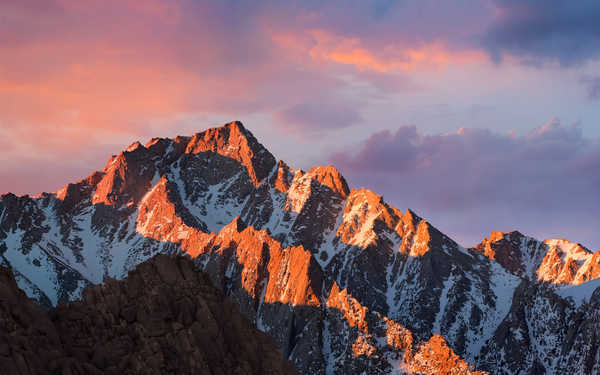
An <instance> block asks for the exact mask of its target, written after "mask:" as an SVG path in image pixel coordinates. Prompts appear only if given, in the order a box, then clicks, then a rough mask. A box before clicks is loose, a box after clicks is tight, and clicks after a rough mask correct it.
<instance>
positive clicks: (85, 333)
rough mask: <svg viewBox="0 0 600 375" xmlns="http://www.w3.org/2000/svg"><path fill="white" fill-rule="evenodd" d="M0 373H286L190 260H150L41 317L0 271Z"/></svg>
mask: <svg viewBox="0 0 600 375" xmlns="http://www.w3.org/2000/svg"><path fill="white" fill-rule="evenodd" d="M0 325H1V328H2V330H1V331H0V367H1V368H2V373H3V374H7V375H8V374H42V373H44V374H45V373H50V374H92V375H94V374H167V373H168V374H294V373H296V370H295V369H294V367H293V365H292V364H291V363H290V362H288V361H286V360H284V359H282V357H281V353H280V352H279V350H278V348H277V345H276V344H275V342H274V341H273V339H272V338H270V337H269V336H267V335H266V334H264V333H262V332H260V331H258V330H257V329H256V328H255V327H254V326H253V325H252V324H251V323H250V321H249V320H248V319H246V318H245V317H243V316H242V315H240V313H239V312H238V311H237V309H236V308H235V306H234V305H233V304H232V303H231V302H229V300H228V299H226V298H225V297H224V295H223V294H222V292H220V291H218V290H216V289H215V288H214V287H212V286H211V285H210V282H209V281H208V279H207V278H206V277H205V276H204V275H203V274H202V273H201V272H199V271H198V270H196V269H195V266H194V265H193V263H192V262H191V261H189V260H188V259H185V258H182V257H178V258H173V257H169V256H166V255H157V256H156V257H154V258H152V259H151V260H149V261H146V262H145V263H142V264H141V265H139V266H138V267H137V268H136V269H135V270H133V271H131V272H130V273H129V276H128V277H127V278H126V279H125V280H123V281H116V280H114V279H109V280H107V281H106V282H105V283H104V284H103V285H100V286H95V287H92V288H90V289H86V290H85V291H84V296H83V299H82V300H81V301H77V302H71V303H68V304H65V305H60V306H58V307H56V308H54V309H53V310H51V311H50V312H49V313H47V312H46V311H44V310H43V309H42V308H41V307H40V306H39V305H37V304H36V303H35V302H33V301H31V300H30V299H28V298H27V297H26V296H25V294H24V293H23V292H22V291H20V290H19V289H18V288H17V285H16V282H15V280H14V278H13V277H12V274H11V273H10V271H8V270H7V269H5V268H2V269H0Z"/></svg>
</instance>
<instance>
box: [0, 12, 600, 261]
mask: <svg viewBox="0 0 600 375" xmlns="http://www.w3.org/2000/svg"><path fill="white" fill-rule="evenodd" d="M598 19H600V2H598V1H595V0H580V1H576V2H568V1H555V0H547V1H532V0H520V1H517V0H487V1H486V0H480V1H466V0H446V1H441V0H440V1H432V0H419V1H417V0H415V1H390V0H374V1H361V0H346V1H339V0H332V1H313V0H308V1H294V0H291V1H285V2H281V1H268V0H257V1H236V0H221V1H216V0H215V1H201V0H145V1H138V0H119V1H117V0H77V1H75V0H3V1H1V2H0V192H4V191H11V192H14V193H17V194H37V193H39V192H42V191H55V190H57V189H59V188H60V187H62V186H63V185H65V184H66V183H68V182H73V181H76V180H78V179H80V178H83V177H85V176H87V175H89V174H90V173H91V172H92V171H94V170H97V169H101V168H102V167H103V166H104V164H105V163H106V161H107V160H108V158H109V156H110V155H111V154H116V153H118V152H119V151H120V150H122V149H124V148H125V147H126V146H127V145H128V144H130V143H132V142H134V141H136V140H140V141H142V142H145V141H146V140H148V139H150V138H152V137H155V136H160V137H174V136H176V135H191V134H194V133H196V132H199V131H202V130H204V129H206V128H209V127H212V126H219V125H222V124H224V123H226V122H230V121H232V120H240V121H242V122H243V123H244V125H245V126H246V127H247V128H248V129H249V130H250V131H252V132H253V133H254V135H255V136H256V137H257V138H258V139H259V140H260V141H261V142H262V143H263V144H264V145H265V146H266V147H267V148H268V149H269V150H270V151H271V152H272V153H273V154H274V155H275V156H276V157H277V158H279V159H282V160H285V161H286V162H287V163H288V164H289V165H291V166H292V167H295V168H303V169H308V168H310V167H311V166H314V165H327V164H333V165H334V166H336V167H337V168H338V169H339V170H340V171H341V172H342V174H343V175H344V176H345V177H346V179H347V180H348V183H349V185H350V186H351V187H354V188H360V187H361V186H364V187H366V188H369V189H371V190H374V191H376V192H378V193H380V194H382V195H383V196H384V199H385V200H386V201H387V202H389V203H391V204H393V205H395V206H396V207H398V208H399V209H401V210H404V209H405V208H411V209H413V210H414V211H416V212H417V213H419V214H420V215H421V216H423V217H424V218H426V219H427V220H428V221H430V222H431V223H432V224H433V225H434V226H436V227H437V228H438V229H440V230H442V231H443V232H444V233H446V234H448V235H449V236H451V237H452V238H454V239H456V240H457V241H458V242H459V243H461V244H463V245H464V246H472V245H474V244H476V243H477V242H479V241H480V240H481V239H483V237H485V236H488V235H489V232H490V231H491V230H502V231H510V230H519V231H521V232H522V233H524V234H527V235H531V236H534V237H537V238H539V239H545V238H550V237H563V238H567V239H569V240H571V241H575V242H580V243H582V244H583V245H584V246H586V247H588V248H590V249H593V250H596V249H600V216H599V215H598V213H599V212H600V194H599V192H600V23H599V22H598Z"/></svg>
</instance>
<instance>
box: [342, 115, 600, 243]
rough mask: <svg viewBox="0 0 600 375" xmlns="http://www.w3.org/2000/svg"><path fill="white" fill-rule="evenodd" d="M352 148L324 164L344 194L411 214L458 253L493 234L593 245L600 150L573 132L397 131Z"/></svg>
mask: <svg viewBox="0 0 600 375" xmlns="http://www.w3.org/2000/svg"><path fill="white" fill-rule="evenodd" d="M357 150H358V151H357V152H353V151H352V152H351V151H343V152H339V153H335V154H333V155H331V157H330V162H331V163H333V164H334V165H336V166H338V167H339V168H340V170H341V171H342V173H343V174H344V175H345V176H346V177H347V179H348V181H349V183H350V184H351V185H352V186H354V187H360V186H365V187H368V188H370V189H372V190H375V191H377V192H380V193H383V194H384V195H385V197H386V199H387V200H388V201H389V202H392V203H393V204H395V205H397V206H398V207H400V208H405V207H410V208H413V209H415V210H417V212H419V213H420V214H422V215H423V216H425V217H426V218H428V219H430V220H432V222H433V224H434V225H437V226H438V227H439V228H440V229H441V230H443V231H446V232H447V233H448V234H450V235H452V236H454V237H455V238H456V239H457V240H459V241H461V242H463V243H464V244H465V245H473V244H474V243H475V242H477V241H478V240H480V239H481V238H482V237H483V236H485V235H486V234H487V233H489V231H491V230H493V229H500V230H513V229H519V230H521V231H523V232H525V233H528V234H531V235H535V236H539V237H541V238H547V237H556V236H561V237H569V238H570V239H571V240H573V241H579V242H582V243H584V244H585V245H588V246H596V247H598V246H599V245H600V234H599V233H598V231H597V228H598V227H600V217H599V216H598V213H597V208H598V207H600V194H598V186H599V185H598V184H599V183H600V178H599V176H600V143H599V142H598V141H595V140H590V139H586V138H585V137H583V135H582V132H581V129H580V127H579V126H578V125H571V126H567V125H562V124H561V123H560V122H558V121H557V120H553V121H550V122H549V123H547V124H545V125H542V126H539V127H537V128H535V129H533V130H531V131H530V132H529V133H527V134H524V135H516V134H514V133H507V134H498V133H495V132H492V131H489V130H482V129H463V128H461V129H459V131H458V132H456V133H453V134H438V135H424V134H421V133H419V131H418V130H417V128H416V127H414V126H405V127H401V128H399V129H398V130H397V131H395V132H390V131H383V132H377V133H374V134H372V135H371V136H370V137H369V138H368V139H366V140H365V141H363V142H362V143H361V144H360V146H359V147H358V148H357ZM594 208H596V209H594Z"/></svg>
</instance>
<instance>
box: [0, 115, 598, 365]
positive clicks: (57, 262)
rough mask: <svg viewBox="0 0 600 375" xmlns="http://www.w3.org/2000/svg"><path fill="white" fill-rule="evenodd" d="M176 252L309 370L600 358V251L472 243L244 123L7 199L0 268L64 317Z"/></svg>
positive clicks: (517, 240) (135, 150) (497, 236)
mask: <svg viewBox="0 0 600 375" xmlns="http://www.w3.org/2000/svg"><path fill="white" fill-rule="evenodd" d="M161 253H162V254H178V253H185V254H187V255H188V256H190V257H191V258H192V259H193V261H194V263H195V264H196V266H197V267H198V268H200V269H202V270H204V271H205V272H206V273H207V275H208V277H209V278H210V280H211V282H212V284H213V285H214V286H215V287H217V288H218V289H220V290H222V291H223V292H224V293H225V294H226V295H227V296H229V298H230V299H231V300H232V301H233V302H234V303H235V305H236V306H237V308H238V309H239V310H240V312H241V313H242V314H244V315H245V316H246V317H247V318H248V319H250V321H252V322H253V323H254V324H256V326H257V327H258V328H259V329H260V330H262V331H263V332H266V333H267V334H269V335H270V336H271V337H273V338H274V339H275V341H276V342H277V344H278V345H279V347H280V348H281V352H282V354H283V356H284V357H285V358H287V359H289V360H290V361H291V362H292V363H294V364H295V366H296V367H297V368H298V370H299V371H300V372H301V373H305V374H347V373H357V374H360V373H363V372H364V373H367V374H392V373H396V374H404V373H408V374H417V373H418V374H421V373H424V374H458V373H461V374H462V373H476V371H477V370H480V371H488V372H489V373H493V374H496V373H506V374H521V373H545V372H547V373H560V372H561V371H563V370H565V369H570V368H571V367H569V366H571V365H573V364H576V363H589V362H590V360H589V358H596V357H595V356H596V355H600V353H598V348H599V347H600V346H598V345H596V337H600V336H595V335H593V334H590V332H595V331H594V330H597V329H598V325H597V324H596V322H597V319H596V318H595V314H596V313H595V312H594V311H595V310H594V308H595V299H594V295H593V291H594V290H595V288H591V287H589V286H588V285H586V284H589V283H583V282H584V281H587V280H592V279H594V278H595V277H597V273H596V272H597V271H596V269H597V268H596V264H597V260H598V256H597V255H596V253H591V252H590V251H589V250H587V249H585V248H583V247H582V246H580V245H574V244H570V243H568V242H567V241H559V240H553V241H545V242H543V241H537V240H535V239H532V238H529V237H525V236H523V235H521V234H520V233H518V232H511V233H508V234H503V233H500V232H494V233H493V234H492V235H491V236H490V239H489V240H488V239H486V240H484V241H483V242H482V243H481V244H480V245H478V246H477V247H475V248H473V249H465V248H464V247H462V246H460V245H459V244H457V243H456V242H455V241H453V240H452V239H451V238H449V237H448V236H446V235H444V234H443V233H441V232H440V231H439V230H437V229H436V228H435V227H434V226H432V225H431V224H430V223H429V222H428V221H427V220H425V219H423V218H421V217H420V216H419V215H417V214H416V213H415V212H413V211H412V210H410V209H404V210H403V211H400V210H399V209H397V208H395V207H393V206H391V205H389V204H387V203H386V202H385V201H384V199H383V197H381V196H380V195H377V194H376V193H374V192H372V191H369V190H366V189H353V190H351V189H349V187H348V184H347V182H346V181H345V179H344V178H343V176H342V175H341V174H340V173H339V172H338V171H337V170H336V169H335V168H334V167H332V166H322V167H315V168H312V169H310V170H309V171H306V172H305V171H302V170H296V169H293V168H291V167H289V166H288V165H287V164H286V163H285V162H283V161H278V160H277V159H276V158H275V157H274V156H273V155H271V153H270V152H269V151H268V150H267V149H265V148H264V146H262V145H261V144H260V143H259V142H258V140H257V139H256V138H255V137H254V136H253V135H252V134H251V133H250V132H249V131H248V130H247V129H246V128H244V126H243V125H242V124H241V123H239V122H232V123H229V124H226V125H225V126H223V127H220V128H214V129H209V130H206V131H204V132H201V133H197V134H195V135H193V136H191V137H181V136H179V137H176V138H174V139H169V138H154V139H152V140H150V141H149V142H148V143H147V144H145V145H142V144H140V143H139V142H136V143H134V144H132V145H131V146H130V147H128V148H127V149H126V150H125V151H123V152H121V153H120V154H119V155H115V156H113V157H111V159H110V160H109V162H108V163H107V164H106V166H105V168H104V169H103V170H102V171H98V172H95V173H93V174H91V175H90V176H89V177H87V178H85V179H83V180H81V181H79V182H76V183H73V184H68V185H67V186H65V187H64V188H63V189H61V190H59V191H58V192H56V193H43V194H41V195H39V196H36V197H29V196H22V197H17V196H15V195H12V194H5V195H3V196H2V197H1V198H0V262H1V263H2V264H4V265H5V266H8V267H10V268H11V269H12V270H13V273H14V275H15V278H16V280H17V282H18V285H19V286H20V287H21V288H22V289H23V290H25V291H26V293H27V294H28V295H29V296H31V297H32V298H34V299H36V300H38V301H39V302H40V303H41V304H42V305H44V306H46V307H47V308H49V307H50V306H54V305H57V304H60V303H63V302H66V301H69V300H75V299H78V298H80V297H81V295H82V290H84V289H85V288H87V287H89V286H90V285H94V284H99V283H102V282H103V281H104V280H105V279H107V278H116V279H122V278H124V277H125V276H126V275H127V272H128V271H129V270H131V269H133V268H134V267H135V266H136V265H137V264H140V263H142V262H144V261H146V260H147V259H150V258H151V257H153V256H154V255H156V254H161ZM594 282H595V281H594V280H593V281H591V283H594ZM579 283H583V284H581V285H579V286H573V285H575V284H579ZM567 287H568V288H569V289H565V288H567ZM576 288H581V290H575V289H576ZM550 311H551V312H552V313H549V312H550ZM575 344H577V345H578V346H577V347H574V348H573V349H571V345H575ZM593 366H594V365H592V367H589V366H588V367H585V366H584V367H581V368H582V369H583V370H581V371H583V372H581V373H592V372H589V371H592V370H593ZM588 370H589V371H588Z"/></svg>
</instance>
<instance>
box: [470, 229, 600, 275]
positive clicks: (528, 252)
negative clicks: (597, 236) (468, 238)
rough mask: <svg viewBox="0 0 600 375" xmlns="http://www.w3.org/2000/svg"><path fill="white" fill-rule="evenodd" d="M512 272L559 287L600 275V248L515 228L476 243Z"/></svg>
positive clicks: (481, 249)
mask: <svg viewBox="0 0 600 375" xmlns="http://www.w3.org/2000/svg"><path fill="white" fill-rule="evenodd" d="M474 250H476V251H479V252H481V253H483V254H484V255H485V256H487V257H488V258H490V259H493V260H496V261H497V262H498V263H500V264H501V265H502V266H503V267H504V268H505V269H506V270H508V271H509V272H511V273H513V274H515V275H518V276H521V277H524V278H527V279H530V280H534V281H540V282H544V283H547V284H550V285H554V286H556V287H561V286H566V285H578V284H581V283H584V282H586V281H590V280H594V279H596V278H598V277H599V276H600V251H596V252H591V251H590V250H588V249H586V248H585V247H583V246H581V245H580V244H578V243H572V242H569V241H567V240H565V239H549V240H545V241H538V240H536V239H535V238H531V237H527V236H524V235H522V234H521V233H519V232H517V231H514V232H509V233H502V232H500V231H494V232H492V233H491V234H490V238H489V239H484V240H483V242H481V243H480V244H479V245H477V246H476V247H475V249H474Z"/></svg>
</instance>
